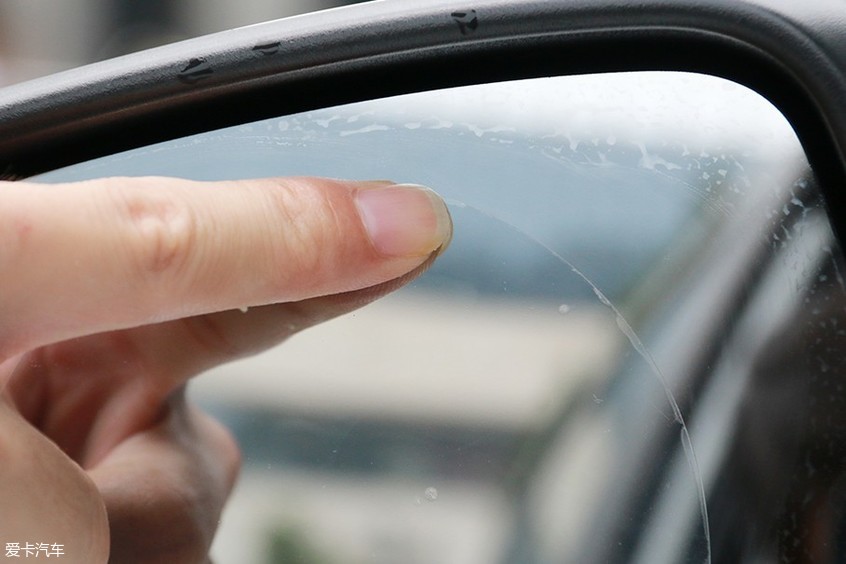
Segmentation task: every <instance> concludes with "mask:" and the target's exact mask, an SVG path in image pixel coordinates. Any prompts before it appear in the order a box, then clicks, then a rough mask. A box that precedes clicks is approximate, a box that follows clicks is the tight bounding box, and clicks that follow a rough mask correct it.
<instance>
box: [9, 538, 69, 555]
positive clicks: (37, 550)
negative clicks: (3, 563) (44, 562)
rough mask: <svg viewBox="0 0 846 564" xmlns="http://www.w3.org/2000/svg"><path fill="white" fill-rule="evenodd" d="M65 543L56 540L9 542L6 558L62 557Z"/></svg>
mask: <svg viewBox="0 0 846 564" xmlns="http://www.w3.org/2000/svg"><path fill="white" fill-rule="evenodd" d="M64 555H65V545H63V544H58V543H54V542H7V543H6V558H53V557H56V558H61V557H62V556H64Z"/></svg>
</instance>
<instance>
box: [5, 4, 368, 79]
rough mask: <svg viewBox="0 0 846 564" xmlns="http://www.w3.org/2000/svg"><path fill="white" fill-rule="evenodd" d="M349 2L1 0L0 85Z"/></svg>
mask: <svg viewBox="0 0 846 564" xmlns="http://www.w3.org/2000/svg"><path fill="white" fill-rule="evenodd" d="M355 1H356V0H238V1H237V2H233V1H232V0H62V1H61V2H55V1H51V0H4V1H3V2H2V3H0V86H5V85H8V84H12V83H15V82H21V81H23V80H27V79H30V78H35V77H37V76H42V75H46V74H50V73H52V72H56V71H59V70H63V69H67V68H71V67H75V66H79V65H81V64H85V63H89V62H93V61H98V60H101V59H106V58H109V57H114V56H117V55H121V54H124V53H128V52H131V51H136V50H138V49H142V48H145V47H152V46H155V45H160V44H163V43H169V42H172V41H176V40H179V39H185V38H188V37H194V36H197V35H203V34H206V33H212V32H215V31H221V30H224V29H229V28H232V27H238V26H242V25H249V24H253V23H257V22H261V21H266V20H272V19H277V18H282V17H286V16H291V15H295V14H300V13H304V12H310V11H315V10H321V9H325V8H332V7H336V6H339V5H342V4H351V3H354V2H355Z"/></svg>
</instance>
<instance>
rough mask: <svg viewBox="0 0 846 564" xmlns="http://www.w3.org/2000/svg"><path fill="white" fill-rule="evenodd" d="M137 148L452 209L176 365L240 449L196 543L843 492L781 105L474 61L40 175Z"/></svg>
mask: <svg viewBox="0 0 846 564" xmlns="http://www.w3.org/2000/svg"><path fill="white" fill-rule="evenodd" d="M148 174H155V175H173V176H182V177H188V178H195V179H226V178H245V177H265V176H275V175H321V176H330V177H337V178H356V179H384V178H390V179H392V180H394V181H398V182H412V183H421V184H425V185H428V186H430V187H432V188H434V189H435V190H437V191H438V192H439V193H440V194H441V195H442V196H443V197H444V198H445V199H446V201H447V203H448V205H449V207H450V211H451V214H452V216H453V220H454V223H455V234H454V239H453V241H452V244H451V246H450V248H449V249H448V250H447V252H446V253H444V255H443V256H441V257H440V258H439V259H438V260H437V261H436V263H435V265H434V266H433V267H432V268H431V270H430V271H429V272H427V273H426V274H425V275H424V276H423V277H421V278H420V279H419V280H417V281H415V282H414V283H413V284H412V285H411V286H410V287H408V288H405V289H403V290H401V291H399V292H397V293H396V294H395V295H392V296H389V297H387V298H385V299H384V300H381V301H380V302H379V303H376V304H373V305H371V306H368V307H367V308H365V309H363V310H361V311H359V312H356V313H354V314H351V315H348V316H346V317H345V318H342V319H339V320H336V321H333V322H331V323H329V324H327V325H325V326H322V327H318V328H314V329H310V330H308V331H307V332H305V333H303V334H300V335H297V336H295V337H294V338H292V339H291V340H290V341H289V342H288V343H286V344H284V345H283V346H281V347H278V348H277V349H274V350H272V351H270V352H268V353H266V354H263V355H260V356H258V357H255V358H253V359H248V360H246V361H243V362H239V363H233V364H230V365H227V366H224V367H221V368H219V369H216V370H214V371H212V372H211V373H209V374H207V375H204V376H202V377H200V378H199V379H198V380H197V381H196V382H195V383H194V384H193V385H192V394H193V396H194V398H195V399H196V400H197V401H199V402H201V403H202V404H204V405H206V406H208V407H209V408H210V409H211V410H212V411H213V412H214V413H215V414H216V415H218V416H219V417H221V418H222V419H224V421H225V422H226V423H227V424H228V425H229V426H230V427H231V428H232V429H233V430H234V431H235V433H236V435H237V436H238V438H239V441H240V443H241V446H242V449H243V451H244V464H245V466H244V470H243V472H242V476H241V480H240V483H239V486H238V488H237V489H236V493H235V495H234V498H233V500H232V502H231V504H230V507H229V509H228V510H227V513H226V514H225V516H224V517H225V519H224V523H223V525H222V528H221V530H220V532H219V536H218V539H217V541H216V544H215V555H216V556H217V558H219V559H220V561H222V562H235V561H237V562H256V563H258V562H287V561H290V559H292V558H293V559H294V561H299V562H307V563H318V562H319V563H334V562H369V563H382V562H405V563H414V562H421V563H424V562H425V563H429V562H448V563H453V562H454V563H461V564H468V563H469V564H472V563H480V564H482V563H484V564H489V563H491V562H521V563H535V562H536V563H552V562H579V563H585V562H588V563H589V562H643V563H661V562H666V563H675V562H697V563H698V562H703V561H707V560H708V559H711V560H714V561H759V560H769V559H776V558H778V557H788V559H789V557H791V555H793V556H795V555H796V554H798V553H799V552H801V551H811V552H813V551H825V550H827V551H829V552H831V553H832V554H834V553H835V552H836V550H837V548H836V546H835V545H836V544H837V543H836V542H835V539H834V538H833V537H832V538H828V537H824V535H823V536H822V537H821V536H819V535H817V536H814V535H812V534H811V532H812V531H819V530H822V529H821V527H822V528H823V529H825V530H827V531H828V530H831V531H834V530H835V527H834V525H838V524H839V519H841V517H840V515H841V514H842V509H843V504H842V498H843V495H844V494H846V491H844V487H843V481H842V480H841V479H840V475H841V471H840V468H841V466H842V459H843V456H844V453H843V452H841V449H840V447H839V446H838V447H837V448H835V447H834V446H833V445H835V444H846V442H844V441H842V440H840V441H839V443H838V439H844V438H846V437H843V436H842V435H843V433H844V432H843V430H842V429H843V428H844V426H843V424H842V422H841V419H842V417H843V416H842V413H843V409H842V408H843V407H844V406H843V402H844V398H843V393H842V392H843V385H842V384H841V383H840V381H839V380H838V379H837V378H838V375H839V369H840V368H841V366H842V360H841V356H842V355H841V354H840V353H839V352H838V351H839V350H844V349H843V348H842V346H840V345H842V343H841V342H840V341H841V340H842V339H843V337H844V335H846V333H844V331H846V318H844V315H843V311H844V309H843V305H844V300H843V298H844V296H843V291H844V285H843V273H842V269H841V265H842V261H841V258H840V253H839V249H838V248H837V245H836V242H835V240H834V237H833V235H832V233H831V228H830V225H829V223H828V220H827V217H826V215H825V209H824V205H823V203H822V201H821V198H820V195H819V193H818V190H817V187H816V181H815V179H814V177H813V174H812V173H811V171H810V168H809V165H808V162H807V159H806V157H805V155H804V153H803V151H802V148H801V146H800V144H799V142H798V140H797V138H796V136H795V134H794V133H793V131H792V129H791V128H790V126H789V124H788V123H787V122H786V120H785V119H784V118H783V116H782V115H781V114H780V113H779V112H778V111H777V110H776V109H775V108H774V107H773V106H772V105H770V104H769V103H768V102H767V101H765V100H764V99H763V98H761V97H760V96H758V95H757V94H755V93H753V92H751V91H749V90H748V89H746V88H744V87H741V86H739V85H736V84H734V83H731V82H728V81H724V80H721V79H716V78H713V77H706V76H699V75H692V74H683V73H626V74H604V75H589V76H574V77H558V78H545V79H533V80H528V81H517V82H510V83H500V84H487V85H477V86H470V87H464V88H457V89H450V90H445V91H437V92H425V93H417V94H409V95H405V96H400V97H396V98H391V99H385V100H374V101H369V102H363V103H359V104H352V105H348V106H344V107H338V108H328V109H321V110H316V111H312V112H306V113H303V114H298V115H293V116H284V117H278V118H274V119H270V120H265V121H261V122H257V123H251V124H245V125H242V126H238V127H233V128H229V129H225V130H220V131H215V132H211V133H205V134H201V135H197V136H193V137H188V138H184V139H179V140H176V141H172V142H168V143H163V144H159V145H155V146H151V147H146V148H143V149H138V150H134V151H130V152H127V153H122V154H118V155H113V156H111V157H107V158H104V159H98V160H96V161H92V162H89V163H82V164H80V165H76V166H74V167H70V168H67V169H62V170H59V171H54V172H52V173H49V174H46V175H43V176H42V177H40V180H41V181H44V182H56V181H62V180H79V179H85V178H91V177H98V176H112V175H148ZM248 275H249V273H245V276H248ZM280 323H284V320H280ZM823 405H827V406H830V407H831V409H826V410H825V413H822V412H821V411H820V409H822V408H821V407H820V406H823ZM838 408H839V410H838ZM809 499H810V501H808V500H809ZM825 527H828V528H827V529H826V528H825ZM833 534H834V533H832V535H833ZM821 539H822V540H821ZM296 558H299V560H296Z"/></svg>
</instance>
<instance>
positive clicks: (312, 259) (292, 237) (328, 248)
mask: <svg viewBox="0 0 846 564" xmlns="http://www.w3.org/2000/svg"><path fill="white" fill-rule="evenodd" d="M265 193H266V194H267V195H268V197H269V199H270V207H271V212H272V214H273V216H274V220H275V221H281V222H283V223H284V226H285V228H284V233H285V237H282V238H277V239H275V244H276V245H278V246H279V247H281V248H277V249H276V250H275V253H274V254H275V256H284V257H285V260H284V261H280V262H279V270H278V271H277V273H276V277H275V278H276V280H277V281H278V283H279V284H282V285H284V284H286V283H287V282H288V279H289V277H290V276H293V275H295V276H300V277H305V278H313V279H318V278H320V276H321V273H323V272H324V271H326V270H327V267H328V266H330V265H331V264H332V263H333V262H334V261H335V259H336V255H337V254H339V253H340V252H341V248H342V247H343V246H344V245H345V237H344V236H343V234H342V233H341V225H340V224H341V220H340V218H339V212H338V209H337V202H335V201H334V199H333V198H331V197H330V196H329V195H328V194H327V193H326V192H325V191H320V190H313V189H308V187H307V186H304V185H300V184H297V183H296V182H293V183H292V182H291V181H290V180H289V181H287V182H286V183H277V184H276V185H275V186H273V189H271V190H267V191H266V192H265Z"/></svg>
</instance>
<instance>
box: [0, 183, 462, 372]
mask: <svg viewBox="0 0 846 564" xmlns="http://www.w3.org/2000/svg"><path fill="white" fill-rule="evenodd" d="M451 232H452V226H451V222H450V219H449V214H448V212H447V210H446V207H445V205H444V204H443V201H442V200H441V199H440V198H438V197H437V196H435V195H434V193H433V192H431V191H430V190H427V189H424V188H422V187H419V186H407V185H394V184H390V183H385V182H377V183H355V182H342V181H337V180H329V179H315V178H288V179H264V180H251V181H238V182H216V183H201V182H192V181H187V180H178V179H172V178H123V179H104V180H96V181H89V182H84V183H76V184H66V185H39V184H26V183H3V184H0V287H2V288H3V293H2V294H0V358H3V357H8V356H10V355H12V354H15V353H17V352H21V351H23V350H27V349H30V348H33V347H35V346H39V345H43V344H47V343H51V342H56V341H59V340H64V339H67V338H71V337H76V336H81V335H86V334H91V333H97V332H102V331H107V330H113V329H123V328H128V327H134V326H138V325H144V324H148V323H152V322H160V321H165V320H168V319H176V318H181V317H186V316H189V315H197V314H203V313H209V312H215V311H222V310H226V309H233V308H239V307H244V306H253V305H262V304H269V303H278V302H289V301H299V300H303V299H307V298H312V297H317V296H323V295H329V294H336V293H341V292H348V291H352V290H356V289H360V288H365V287H368V286H373V285H376V284H380V283H382V282H386V281H388V280H392V279H394V278H397V277H399V276H401V275H403V274H405V273H406V272H409V271H411V270H413V269H414V268H416V267H417V266H419V265H420V264H421V263H423V262H424V261H425V260H426V259H427V257H428V256H429V255H430V254H431V253H432V252H434V251H435V250H437V249H438V248H440V247H441V246H443V245H444V244H445V243H446V242H448V240H449V238H450V236H451Z"/></svg>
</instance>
